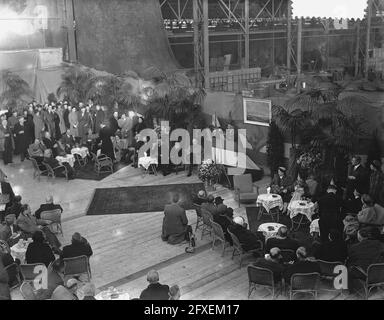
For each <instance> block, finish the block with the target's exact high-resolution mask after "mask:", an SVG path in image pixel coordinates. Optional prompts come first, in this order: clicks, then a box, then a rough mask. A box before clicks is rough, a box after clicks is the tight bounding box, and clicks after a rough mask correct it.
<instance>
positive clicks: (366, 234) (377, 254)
mask: <svg viewBox="0 0 384 320" xmlns="http://www.w3.org/2000/svg"><path fill="white" fill-rule="evenodd" d="M371 229H372V228H369V227H368V228H363V229H360V230H359V231H358V232H357V239H358V241H359V242H358V243H356V244H353V245H352V246H351V247H350V248H349V250H348V260H347V266H348V268H349V269H350V271H349V276H350V277H351V278H358V279H365V275H364V273H365V272H367V269H368V267H369V266H370V265H371V264H374V263H382V262H384V245H383V244H382V243H381V242H380V241H379V240H374V239H370V235H371ZM352 267H353V268H352Z"/></svg>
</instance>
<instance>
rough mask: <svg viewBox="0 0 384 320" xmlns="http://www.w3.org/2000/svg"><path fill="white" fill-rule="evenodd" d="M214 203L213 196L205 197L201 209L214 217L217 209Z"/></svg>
mask: <svg viewBox="0 0 384 320" xmlns="http://www.w3.org/2000/svg"><path fill="white" fill-rule="evenodd" d="M214 201H215V198H214V196H213V195H211V194H210V195H209V196H208V197H207V202H204V203H203V204H202V205H201V209H205V210H207V211H208V212H209V213H210V214H212V216H215V215H216V214H217V208H216V206H215V204H214Z"/></svg>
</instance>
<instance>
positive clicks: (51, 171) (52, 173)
mask: <svg viewBox="0 0 384 320" xmlns="http://www.w3.org/2000/svg"><path fill="white" fill-rule="evenodd" d="M43 165H44V166H45V167H46V168H47V171H48V174H47V176H48V178H49V177H51V178H52V179H55V178H56V171H57V170H59V169H63V174H64V176H65V178H66V179H67V181H68V170H67V168H66V167H65V166H63V165H58V166H57V167H54V168H52V167H51V166H50V165H49V164H48V163H46V162H44V161H43Z"/></svg>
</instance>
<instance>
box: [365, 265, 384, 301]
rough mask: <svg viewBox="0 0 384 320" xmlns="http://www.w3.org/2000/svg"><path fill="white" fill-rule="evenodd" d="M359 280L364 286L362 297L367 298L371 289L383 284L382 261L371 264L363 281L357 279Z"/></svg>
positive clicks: (383, 270) (383, 267) (383, 266)
mask: <svg viewBox="0 0 384 320" xmlns="http://www.w3.org/2000/svg"><path fill="white" fill-rule="evenodd" d="M359 270H360V272H362V270H361V269H359ZM359 282H360V283H361V284H362V286H363V288H364V298H365V299H366V300H368V298H369V295H370V294H371V291H372V289H374V288H378V287H383V286H384V263H376V264H371V265H370V266H369V267H368V269H367V273H366V279H365V281H364V280H359Z"/></svg>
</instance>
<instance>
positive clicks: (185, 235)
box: [161, 193, 192, 244]
mask: <svg viewBox="0 0 384 320" xmlns="http://www.w3.org/2000/svg"><path fill="white" fill-rule="evenodd" d="M172 202H173V203H172V204H169V205H166V206H165V208H164V219H163V230H162V235H161V238H162V240H163V241H168V243H169V244H178V243H181V242H183V241H188V240H189V234H190V233H192V228H191V226H189V225H188V218H187V215H186V213H185V210H184V209H183V208H182V207H181V206H180V205H179V204H178V202H179V195H178V194H177V193H175V194H174V195H173V197H172Z"/></svg>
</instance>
